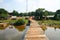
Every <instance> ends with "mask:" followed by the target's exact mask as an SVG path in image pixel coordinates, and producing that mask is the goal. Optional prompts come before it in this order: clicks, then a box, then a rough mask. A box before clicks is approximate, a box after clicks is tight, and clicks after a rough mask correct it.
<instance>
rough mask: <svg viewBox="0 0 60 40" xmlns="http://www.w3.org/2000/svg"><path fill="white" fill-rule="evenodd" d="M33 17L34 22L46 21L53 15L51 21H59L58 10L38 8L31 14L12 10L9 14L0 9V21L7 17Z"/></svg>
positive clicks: (59, 10) (59, 14)
mask: <svg viewBox="0 0 60 40" xmlns="http://www.w3.org/2000/svg"><path fill="white" fill-rule="evenodd" d="M9 15H11V16H20V17H22V16H34V19H36V20H43V19H45V20H47V16H49V15H54V17H53V18H49V19H53V20H60V9H58V10H56V12H52V11H48V10H45V9H44V8H38V9H36V10H35V11H32V12H25V13H19V12H17V11H16V10H13V12H11V13H9V12H8V11H7V10H5V9H3V8H0V19H7V18H8V16H9Z"/></svg>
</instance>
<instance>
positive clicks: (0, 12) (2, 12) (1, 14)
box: [0, 8, 8, 19]
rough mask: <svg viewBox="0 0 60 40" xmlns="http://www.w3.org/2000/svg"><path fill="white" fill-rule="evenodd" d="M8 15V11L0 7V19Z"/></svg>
mask: <svg viewBox="0 0 60 40" xmlns="http://www.w3.org/2000/svg"><path fill="white" fill-rule="evenodd" d="M7 17H8V12H7V11H6V10H5V9H3V8H0V19H7Z"/></svg>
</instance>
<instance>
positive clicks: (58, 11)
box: [54, 9, 60, 20]
mask: <svg viewBox="0 0 60 40" xmlns="http://www.w3.org/2000/svg"><path fill="white" fill-rule="evenodd" d="M54 19H55V20H60V9H59V10H57V11H56V13H55V16H54Z"/></svg>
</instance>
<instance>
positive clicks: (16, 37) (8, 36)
mask: <svg viewBox="0 0 60 40" xmlns="http://www.w3.org/2000/svg"><path fill="white" fill-rule="evenodd" d="M12 27H13V28H9V27H7V28H5V29H3V30H0V40H24V36H25V34H26V31H27V30H28V28H29V26H26V28H25V29H24V30H23V31H19V30H18V29H16V28H15V27H14V26H12Z"/></svg>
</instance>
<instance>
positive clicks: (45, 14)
mask: <svg viewBox="0 0 60 40" xmlns="http://www.w3.org/2000/svg"><path fill="white" fill-rule="evenodd" d="M43 15H44V17H45V20H46V18H47V16H48V11H45V12H44V14H43Z"/></svg>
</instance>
